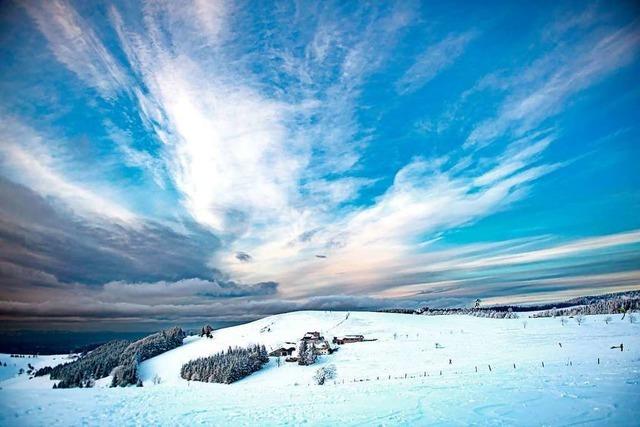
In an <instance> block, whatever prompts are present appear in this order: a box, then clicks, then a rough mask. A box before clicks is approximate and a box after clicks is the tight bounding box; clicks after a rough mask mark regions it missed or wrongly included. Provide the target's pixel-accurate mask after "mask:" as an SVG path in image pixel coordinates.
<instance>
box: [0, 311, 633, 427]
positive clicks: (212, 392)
mask: <svg viewBox="0 0 640 427" xmlns="http://www.w3.org/2000/svg"><path fill="white" fill-rule="evenodd" d="M606 317H608V316H587V317H586V320H585V322H584V323H583V324H582V325H578V324H577V322H575V320H574V319H568V323H567V324H566V325H564V326H563V325H562V323H561V322H560V319H558V318H556V319H554V318H540V319H530V318H527V319H525V318H520V319H485V318H477V317H471V316H412V315H405V314H391V313H363V312H352V313H345V312H295V313H287V314H282V315H277V316H271V317H268V318H265V319H261V320H258V321H256V322H252V323H248V324H245V325H240V326H236V327H232V328H226V329H221V330H217V331H214V333H213V338H211V339H209V338H199V337H188V338H187V339H185V344H184V345H183V346H181V347H179V348H176V349H174V350H171V351H169V352H166V353H164V354H161V355H159V356H157V357H154V358H152V359H150V360H147V361H145V362H143V363H142V364H141V365H140V367H139V373H140V376H141V378H142V379H143V382H144V387H143V388H135V387H131V388H126V389H120V388H118V389H111V388H94V389H71V390H51V389H48V388H47V389H39V388H38V387H37V384H36V383H34V381H35V379H34V380H26V376H24V375H23V376H21V377H22V378H13V379H8V380H4V381H2V382H0V386H1V387H2V390H0V425H9V424H11V425H76V424H90V425H92V424H93V425H95V424H100V425H132V424H134V425H135V424H155V425H184V424H191V423H204V424H228V423H231V422H233V423H235V424H238V425H283V424H289V425H298V424H302V423H308V424H311V425H331V424H335V423H337V422H340V423H342V424H346V425H357V424H366V425H369V424H376V425H380V424H420V425H424V424H447V425H452V424H453V425H456V424H459V425H467V424H470V423H476V424H492V425H493V424H519V425H544V424H547V425H549V424H552V425H568V424H573V423H592V424H596V425H599V424H600V425H601V424H612V425H615V424H619V425H630V424H633V422H634V421H633V420H637V419H638V416H639V415H640V405H638V403H639V402H640V325H639V324H631V323H629V322H628V321H627V320H626V319H625V320H624V321H622V320H620V317H621V316H612V317H614V320H613V321H612V322H611V323H609V324H608V325H607V324H605V322H604V319H605V318H606ZM525 320H526V328H525V325H524V324H523V321H525ZM316 330H317V331H320V332H321V333H322V335H324V336H325V338H327V339H328V340H329V341H330V340H331V338H332V337H333V336H340V335H347V334H362V335H364V336H365V338H366V339H377V341H371V342H362V343H353V344H345V345H342V346H340V349H339V351H337V352H336V353H334V354H332V355H328V356H321V357H319V363H317V364H315V365H313V366H308V367H306V366H299V365H297V364H293V363H285V362H284V358H282V359H281V360H282V363H281V366H279V367H278V366H277V364H276V360H275V358H272V359H271V361H270V362H269V364H268V365H267V366H265V367H264V368H263V369H262V370H261V371H259V372H257V373H255V374H253V375H251V376H249V377H247V378H245V379H243V380H242V381H239V382H237V383H235V384H232V385H222V384H206V383H196V382H187V381H185V380H182V379H181V378H180V375H179V374H180V367H181V366H182V364H183V363H185V362H187V361H189V360H191V359H194V358H197V357H203V356H207V355H211V354H214V353H216V352H218V351H221V350H224V349H226V348H227V347H229V346H246V345H248V344H252V343H260V344H265V345H266V346H267V349H269V348H277V347H278V346H280V345H282V343H284V342H286V341H297V339H299V338H300V337H302V336H303V335H304V333H305V332H307V331H316ZM394 334H395V337H394ZM436 343H438V344H439V345H440V347H442V348H436ZM620 343H624V351H622V352H621V351H620V350H619V349H611V348H610V347H611V346H614V345H619V344H620ZM598 359H600V361H599V364H598ZM0 360H3V359H0ZM16 360H25V361H28V360H29V359H16ZM31 360H34V359H31ZM42 362H44V361H42ZM38 363H41V362H40V361H38ZM543 363H544V367H543V366H542V364H543ZM32 364H34V363H32ZM326 364H333V365H335V366H336V370H337V377H336V379H335V382H334V381H333V380H332V381H329V382H328V383H327V384H326V385H324V386H317V385H314V384H313V381H312V377H313V374H314V373H315V371H316V369H318V368H319V367H320V366H323V365H326ZM514 364H515V368H514V366H513V365H514ZM25 365H26V363H25ZM34 365H35V364H34ZM489 366H491V370H489ZM476 367H477V372H476ZM0 369H5V368H0ZM425 374H426V376H425ZM405 375H406V379H405ZM154 377H159V378H161V383H160V384H159V385H154V384H153V378H154ZM39 380H42V381H48V380H43V379H39ZM49 383H50V382H49ZM69 402H73V408H72V409H70V408H69V404H68V403H69Z"/></svg>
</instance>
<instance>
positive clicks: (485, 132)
mask: <svg viewBox="0 0 640 427" xmlns="http://www.w3.org/2000/svg"><path fill="white" fill-rule="evenodd" d="M558 44H559V46H558V47H557V48H555V49H553V50H552V51H551V53H549V54H546V55H543V56H542V57H540V58H538V59H536V60H535V61H533V63H532V64H531V65H530V66H528V67H526V68H524V69H523V70H520V71H519V72H517V73H516V74H514V75H513V76H512V77H507V76H501V77H500V78H496V76H492V77H491V78H489V77H486V78H485V79H483V80H482V81H481V83H482V84H481V86H485V85H487V84H488V86H490V87H493V88H497V89H498V90H501V91H506V96H505V98H504V100H503V101H502V103H501V104H500V105H499V106H498V112H497V114H496V115H495V116H494V117H491V118H489V119H486V120H484V121H482V122H480V123H478V124H477V125H476V126H474V128H473V130H472V131H471V133H470V134H469V136H468V137H467V140H466V141H465V146H466V147H473V146H483V145H486V144H489V143H491V142H492V141H494V140H495V139H496V138H499V137H502V136H505V135H507V136H511V137H516V138H518V137H521V136H523V135H525V134H526V133H527V132H530V131H532V130H534V129H535V128H536V127H537V126H539V125H541V124H542V123H543V122H544V121H545V120H547V119H550V118H552V117H554V116H556V115H557V114H558V113H560V112H561V111H562V110H563V109H564V108H565V107H566V105H567V101H568V100H569V99H570V98H571V97H572V96H575V95H576V94H577V93H579V92H581V91H583V90H585V89H587V88H588V87H590V86H592V85H594V84H596V83H597V82H599V81H601V80H602V79H603V78H604V76H606V75H607V74H609V73H612V72H615V70H617V69H619V68H620V67H623V66H624V65H626V64H628V63H629V62H630V61H631V60H632V59H633V58H634V57H635V55H636V54H637V52H638V49H639V48H640V31H639V30H638V24H637V23H632V24H629V25H628V26H626V27H624V28H618V29H614V30H594V31H593V32H592V33H589V34H588V35H587V36H586V37H584V38H583V39H581V40H580V41H579V42H578V43H572V44H571V45H569V46H568V45H566V44H565V43H563V40H562V39H560V40H558Z"/></svg>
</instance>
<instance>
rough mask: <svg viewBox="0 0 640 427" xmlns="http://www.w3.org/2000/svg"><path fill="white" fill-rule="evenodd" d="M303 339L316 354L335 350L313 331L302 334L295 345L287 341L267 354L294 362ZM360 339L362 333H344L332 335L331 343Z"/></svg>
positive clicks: (318, 333) (362, 339)
mask: <svg viewBox="0 0 640 427" xmlns="http://www.w3.org/2000/svg"><path fill="white" fill-rule="evenodd" d="M303 341H304V342H306V344H307V345H311V346H312V348H313V349H314V352H315V354H316V355H327V354H331V353H333V352H334V351H336V350H337V348H335V347H332V346H331V345H330V344H329V341H327V340H326V339H325V337H323V336H322V335H321V334H320V332H317V331H313V332H307V333H306V334H304V336H303V337H302V339H300V341H299V342H298V344H297V345H296V343H294V342H290V341H287V342H285V343H284V345H282V346H281V347H278V348H276V349H274V350H273V351H271V352H270V353H269V356H274V357H286V358H287V359H286V361H287V362H296V361H297V360H298V359H297V356H296V355H295V354H296V352H297V349H298V347H299V346H300V344H301V343H302V342H303ZM362 341H364V336H363V335H345V336H341V337H333V340H332V343H333V344H336V345H342V344H349V343H354V342H362Z"/></svg>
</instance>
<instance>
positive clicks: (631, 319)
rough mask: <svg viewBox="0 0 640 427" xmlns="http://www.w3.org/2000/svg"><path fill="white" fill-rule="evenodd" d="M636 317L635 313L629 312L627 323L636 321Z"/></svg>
mask: <svg viewBox="0 0 640 427" xmlns="http://www.w3.org/2000/svg"><path fill="white" fill-rule="evenodd" d="M637 320H638V319H636V315H635V314H633V313H629V323H636V321H637Z"/></svg>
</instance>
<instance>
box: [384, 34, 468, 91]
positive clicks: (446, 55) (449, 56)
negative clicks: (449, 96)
mask: <svg viewBox="0 0 640 427" xmlns="http://www.w3.org/2000/svg"><path fill="white" fill-rule="evenodd" d="M477 36H478V34H477V32H476V31H467V32H465V33H461V34H449V35H447V37H445V38H444V39H443V40H441V41H439V42H438V43H435V44H433V45H430V46H428V47H427V49H426V50H425V51H424V52H422V53H421V54H420V55H419V56H418V58H417V59H416V62H415V63H414V64H413V65H411V67H409V69H408V70H407V71H405V73H404V74H403V75H402V77H400V79H398V81H396V83H395V88H396V91H397V92H398V93H400V94H408V93H412V92H415V91H416V90H418V89H420V88H421V87H422V86H424V85H426V84H427V83H429V81H431V80H432V79H433V78H434V77H436V76H437V75H438V74H439V73H440V72H441V71H443V70H444V69H446V68H447V67H449V66H451V65H452V64H453V63H454V62H455V61H456V60H457V59H458V58H459V57H460V56H461V55H462V54H463V53H464V50H465V49H466V47H467V45H468V44H469V43H470V42H471V41H472V40H473V39H474V38H476V37H477Z"/></svg>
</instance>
